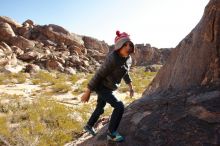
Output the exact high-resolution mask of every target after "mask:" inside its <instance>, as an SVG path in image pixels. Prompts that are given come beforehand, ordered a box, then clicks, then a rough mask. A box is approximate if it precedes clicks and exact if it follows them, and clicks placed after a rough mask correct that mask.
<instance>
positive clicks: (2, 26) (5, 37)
mask: <svg viewBox="0 0 220 146" xmlns="http://www.w3.org/2000/svg"><path fill="white" fill-rule="evenodd" d="M0 34H1V35H0V41H6V42H7V41H9V40H10V39H11V38H12V37H14V36H15V33H14V31H13V30H12V28H11V26H10V25H9V24H8V23H4V22H0Z"/></svg>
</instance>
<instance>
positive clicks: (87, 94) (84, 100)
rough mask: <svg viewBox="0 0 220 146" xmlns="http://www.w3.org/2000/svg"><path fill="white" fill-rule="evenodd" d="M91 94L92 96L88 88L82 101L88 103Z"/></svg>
mask: <svg viewBox="0 0 220 146" xmlns="http://www.w3.org/2000/svg"><path fill="white" fill-rule="evenodd" d="M90 94H91V91H90V89H88V88H87V90H86V91H85V92H84V94H83V95H82V97H81V101H82V102H84V103H85V102H88V101H89V98H90Z"/></svg>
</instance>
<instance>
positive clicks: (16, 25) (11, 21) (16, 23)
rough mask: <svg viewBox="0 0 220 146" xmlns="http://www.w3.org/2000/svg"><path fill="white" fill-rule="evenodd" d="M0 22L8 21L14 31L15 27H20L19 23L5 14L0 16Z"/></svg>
mask: <svg viewBox="0 0 220 146" xmlns="http://www.w3.org/2000/svg"><path fill="white" fill-rule="evenodd" d="M0 22H4V23H8V24H9V25H10V26H11V27H12V28H13V30H14V31H16V29H17V28H19V27H22V25H21V24H19V23H18V22H16V21H15V20H13V19H11V18H9V17H6V16H0Z"/></svg>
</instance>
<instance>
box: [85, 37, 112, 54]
mask: <svg viewBox="0 0 220 146" xmlns="http://www.w3.org/2000/svg"><path fill="white" fill-rule="evenodd" d="M82 39H83V41H84V45H85V47H86V48H87V49H90V50H91V51H93V50H96V51H98V52H101V53H105V54H106V53H108V52H109V47H108V44H107V43H105V42H104V41H99V40H97V39H95V38H92V37H88V36H83V37H82Z"/></svg>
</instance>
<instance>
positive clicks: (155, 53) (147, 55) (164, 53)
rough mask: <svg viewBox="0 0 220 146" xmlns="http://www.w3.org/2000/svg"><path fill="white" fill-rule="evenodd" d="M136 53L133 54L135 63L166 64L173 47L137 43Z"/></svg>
mask: <svg viewBox="0 0 220 146" xmlns="http://www.w3.org/2000/svg"><path fill="white" fill-rule="evenodd" d="M135 48H136V49H135V53H134V54H132V57H133V59H134V64H135V65H152V64H164V63H165V62H166V60H167V59H168V57H169V55H170V50H171V49H166V48H164V49H158V48H155V47H152V46H151V45H150V44H146V45H144V44H137V45H135Z"/></svg>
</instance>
